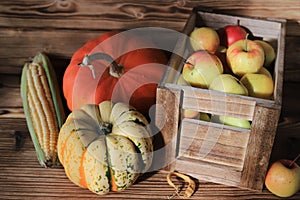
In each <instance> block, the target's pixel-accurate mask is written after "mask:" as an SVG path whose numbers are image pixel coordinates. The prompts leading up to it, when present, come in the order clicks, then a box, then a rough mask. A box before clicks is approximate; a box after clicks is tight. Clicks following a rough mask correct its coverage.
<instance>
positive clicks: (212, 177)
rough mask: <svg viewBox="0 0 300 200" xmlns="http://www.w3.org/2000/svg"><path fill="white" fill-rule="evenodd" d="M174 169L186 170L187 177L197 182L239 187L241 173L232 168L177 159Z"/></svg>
mask: <svg viewBox="0 0 300 200" xmlns="http://www.w3.org/2000/svg"><path fill="white" fill-rule="evenodd" d="M175 168H176V169H187V170H188V171H189V173H188V174H189V175H191V176H193V177H195V178H198V179H199V180H207V181H210V182H213V183H220V184H225V185H231V186H235V185H239V183H240V180H241V171H238V170H237V169H236V168H234V167H230V166H224V165H218V164H216V163H210V162H205V161H201V160H196V159H189V158H178V159H177V161H176V163H175Z"/></svg>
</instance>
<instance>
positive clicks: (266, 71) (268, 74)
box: [257, 67, 273, 79]
mask: <svg viewBox="0 0 300 200" xmlns="http://www.w3.org/2000/svg"><path fill="white" fill-rule="evenodd" d="M257 74H264V75H266V76H268V77H270V78H271V79H273V77H272V75H271V73H270V72H269V70H267V69H266V68H265V67H262V68H261V69H260V70H259V71H258V72H257Z"/></svg>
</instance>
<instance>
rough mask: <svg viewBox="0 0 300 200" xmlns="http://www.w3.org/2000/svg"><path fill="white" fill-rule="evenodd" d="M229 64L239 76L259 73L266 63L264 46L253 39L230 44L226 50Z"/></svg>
mask: <svg viewBox="0 0 300 200" xmlns="http://www.w3.org/2000/svg"><path fill="white" fill-rule="evenodd" d="M226 58H227V64H228V66H229V67H230V69H231V70H232V72H233V73H234V74H235V75H237V76H240V77H241V76H243V75H244V74H247V73H257V72H258V71H259V70H260V69H261V68H262V67H263V64H264V61H265V54H264V50H263V48H262V47H261V46H260V45H259V44H257V43H256V42H254V41H252V40H248V39H245V40H239V41H237V42H235V43H233V44H232V45H230V46H229V47H228V49H227V52H226Z"/></svg>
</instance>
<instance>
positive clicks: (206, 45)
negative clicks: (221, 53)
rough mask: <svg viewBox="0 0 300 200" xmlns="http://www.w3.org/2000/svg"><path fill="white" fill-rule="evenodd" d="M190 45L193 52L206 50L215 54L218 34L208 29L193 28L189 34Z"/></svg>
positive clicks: (218, 41) (218, 40) (217, 45)
mask: <svg viewBox="0 0 300 200" xmlns="http://www.w3.org/2000/svg"><path fill="white" fill-rule="evenodd" d="M190 44H191V46H192V49H193V50H194V51H198V50H206V51H208V52H210V53H215V52H216V51H217V49H218V47H219V45H220V39H219V35H218V33H217V32H216V31H215V30H214V29H212V28H210V27H200V28H195V29H194V30H193V31H192V33H191V34H190Z"/></svg>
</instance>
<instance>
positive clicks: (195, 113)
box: [181, 109, 200, 119]
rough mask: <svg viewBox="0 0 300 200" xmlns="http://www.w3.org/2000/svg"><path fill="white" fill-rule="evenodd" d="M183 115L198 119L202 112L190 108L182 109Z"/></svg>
mask: <svg viewBox="0 0 300 200" xmlns="http://www.w3.org/2000/svg"><path fill="white" fill-rule="evenodd" d="M181 116H182V117H183V118H189V119H197V118H199V116H200V113H199V112H198V111H195V110H188V109H182V110H181Z"/></svg>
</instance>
